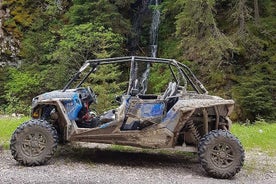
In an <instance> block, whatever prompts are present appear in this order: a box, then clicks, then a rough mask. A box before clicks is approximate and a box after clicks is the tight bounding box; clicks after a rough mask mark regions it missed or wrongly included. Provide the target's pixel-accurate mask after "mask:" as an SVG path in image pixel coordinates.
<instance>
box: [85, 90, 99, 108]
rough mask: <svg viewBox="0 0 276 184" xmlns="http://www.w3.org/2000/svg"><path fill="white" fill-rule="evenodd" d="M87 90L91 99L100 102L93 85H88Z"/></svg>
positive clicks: (93, 101)
mask: <svg viewBox="0 0 276 184" xmlns="http://www.w3.org/2000/svg"><path fill="white" fill-rule="evenodd" d="M87 91H88V93H89V95H90V97H91V101H92V103H95V104H97V103H98V100H97V95H96V94H95V93H94V91H93V90H92V88H91V87H87Z"/></svg>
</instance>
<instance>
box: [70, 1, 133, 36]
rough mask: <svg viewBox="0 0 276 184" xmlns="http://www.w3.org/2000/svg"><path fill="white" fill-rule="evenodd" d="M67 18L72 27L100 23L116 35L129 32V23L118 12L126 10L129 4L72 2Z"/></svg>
mask: <svg viewBox="0 0 276 184" xmlns="http://www.w3.org/2000/svg"><path fill="white" fill-rule="evenodd" d="M73 4H74V6H72V7H71V8H70V11H69V12H68V16H69V18H70V20H71V22H72V23H73V24H74V25H79V24H84V23H88V22H90V23H93V24H98V23H101V25H102V26H104V27H107V28H112V29H113V30H114V31H115V32H116V33H121V34H126V33H129V31H130V21H129V19H127V18H125V17H124V16H123V14H121V13H120V12H119V8H128V6H130V2H126V1H109V0H98V1H90V0H74V1H73Z"/></svg>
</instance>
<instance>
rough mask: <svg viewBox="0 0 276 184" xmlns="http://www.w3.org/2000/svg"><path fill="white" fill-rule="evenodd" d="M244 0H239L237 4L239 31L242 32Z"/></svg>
mask: <svg viewBox="0 0 276 184" xmlns="http://www.w3.org/2000/svg"><path fill="white" fill-rule="evenodd" d="M245 1H246V0H239V5H238V9H239V10H238V12H239V14H240V17H239V23H240V27H239V33H240V34H243V33H244V32H245Z"/></svg>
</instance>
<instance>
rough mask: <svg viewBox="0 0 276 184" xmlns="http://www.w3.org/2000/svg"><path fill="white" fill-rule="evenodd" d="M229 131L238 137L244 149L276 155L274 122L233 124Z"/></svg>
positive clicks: (275, 128)
mask: <svg viewBox="0 0 276 184" xmlns="http://www.w3.org/2000/svg"><path fill="white" fill-rule="evenodd" d="M231 132H232V133H233V134H234V135H236V136H237V137H238V139H239V140H240V141H241V143H242V145H243V147H244V149H245V150H246V151H252V150H257V151H260V152H265V153H267V154H269V155H270V156H276V123H271V124H269V123H265V122H257V123H255V124H254V125H240V124H234V125H233V126H232V129H231Z"/></svg>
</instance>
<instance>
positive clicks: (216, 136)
mask: <svg viewBox="0 0 276 184" xmlns="http://www.w3.org/2000/svg"><path fill="white" fill-rule="evenodd" d="M109 64H112V65H114V64H115V65H119V66H121V68H125V71H124V72H125V73H127V74H129V82H128V84H127V86H128V87H127V89H126V91H125V93H124V94H122V95H121V96H118V97H117V98H116V99H117V101H119V103H120V105H119V107H118V108H115V109H110V110H109V111H107V112H105V113H103V114H101V115H97V114H96V113H94V111H92V110H90V109H91V108H90V107H91V106H93V104H94V103H96V102H97V96H96V94H95V93H94V91H93V90H92V89H91V88H90V87H82V85H83V84H84V81H86V80H87V79H88V78H89V76H90V74H92V73H93V75H95V74H96V70H97V68H99V67H101V66H102V65H109ZM154 66H158V67H159V66H160V67H161V69H163V70H168V71H169V72H170V73H171V75H170V76H168V75H164V81H168V83H167V85H166V86H167V89H166V90H164V92H163V93H160V94H147V93H146V92H147V91H150V90H147V87H148V81H147V80H148V78H149V73H150V72H149V71H150V68H154ZM158 67H157V68H158ZM162 67H163V68H162ZM155 68H156V67H155ZM85 71H86V72H85ZM162 75H163V74H162ZM81 76H83V77H81ZM159 77H161V76H159ZM170 77H171V79H170ZM80 79H82V80H80ZM75 81H80V82H79V83H78V84H77V86H76V87H75V88H73V89H72V88H70V86H71V85H72V84H74V83H75ZM149 88H150V86H149ZM100 95H104V94H100ZM233 107H234V101H233V100H224V99H222V98H220V97H217V96H211V95H208V94H207V90H206V89H205V88H204V86H203V85H202V83H201V82H200V81H199V80H198V79H197V78H196V77H195V75H194V74H193V73H192V71H191V70H190V69H189V68H188V67H187V66H186V65H185V64H183V63H180V62H177V61H175V60H171V59H161V58H149V57H137V56H132V57H120V58H109V59H96V60H88V61H86V62H85V63H84V65H83V66H82V67H81V68H80V69H79V71H78V72H77V73H76V74H75V75H74V77H73V78H72V79H71V80H70V81H69V82H68V84H67V85H66V86H65V87H64V89H63V90H57V91H52V92H48V93H44V94H42V95H39V96H37V97H35V98H33V101H32V112H31V116H32V119H31V120H30V121H27V122H25V123H23V124H21V125H20V126H19V127H18V128H17V129H16V130H15V132H14V134H13V135H12V138H11V144H10V149H11V152H12V155H13V157H14V159H15V160H17V161H18V162H19V163H21V164H23V165H26V166H36V165H42V164H45V163H46V162H47V161H48V160H49V159H50V158H51V157H52V156H53V154H54V152H55V150H56V148H57V144H58V141H60V142H70V141H81V142H95V143H108V144H119V145H131V146H136V147H144V148H162V149H166V148H170V149H181V150H183V151H189V152H198V155H199V160H200V163H201V165H202V167H203V168H204V169H205V170H206V172H207V173H208V174H209V175H211V176H213V177H216V178H231V177H233V176H234V175H235V174H236V173H237V172H239V171H240V169H241V167H242V166H243V162H244V150H243V148H242V145H241V143H240V142H239V140H238V139H237V138H236V137H235V136H233V135H232V134H231V133H230V132H229V129H230V126H231V120H230V119H229V118H228V116H229V114H230V113H231V112H232V110H233Z"/></svg>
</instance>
